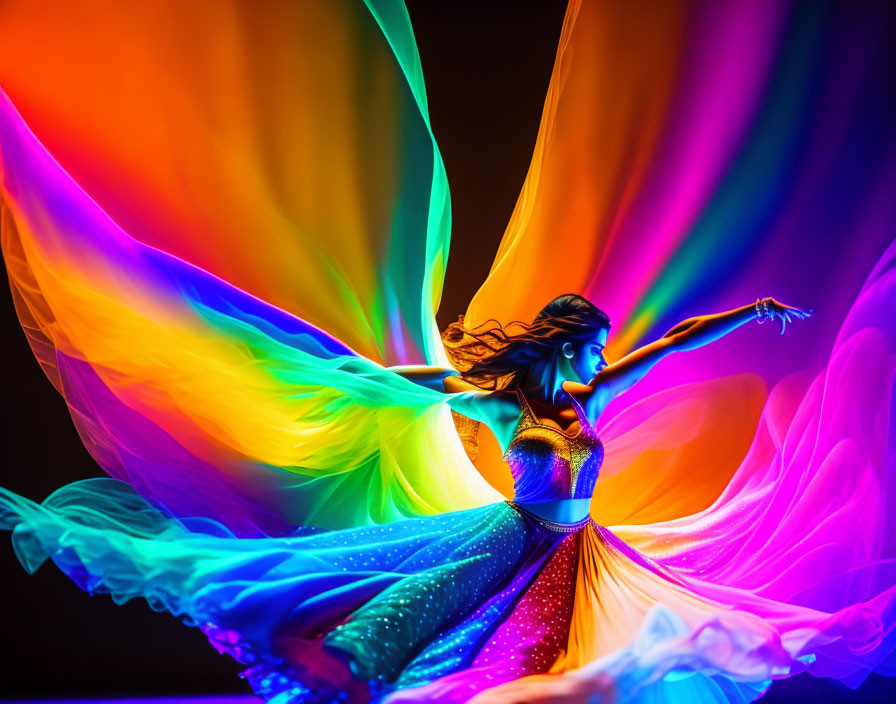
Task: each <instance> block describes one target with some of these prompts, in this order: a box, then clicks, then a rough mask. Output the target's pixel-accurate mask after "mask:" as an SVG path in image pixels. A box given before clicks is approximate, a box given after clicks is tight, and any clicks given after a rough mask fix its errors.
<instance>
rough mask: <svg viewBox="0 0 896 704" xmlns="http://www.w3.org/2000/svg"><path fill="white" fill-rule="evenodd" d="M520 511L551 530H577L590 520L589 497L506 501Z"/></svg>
mask: <svg viewBox="0 0 896 704" xmlns="http://www.w3.org/2000/svg"><path fill="white" fill-rule="evenodd" d="M507 503H509V504H510V505H511V506H513V507H514V508H516V509H517V510H519V511H520V512H521V513H524V514H529V516H530V517H532V518H535V519H536V520H538V522H540V523H541V524H542V525H544V526H545V527H547V528H551V529H552V530H560V531H561V532H566V531H567V530H577V529H579V528H581V527H583V526H585V525H587V524H588V523H590V522H591V516H590V511H591V499H554V500H550V501H508V502H507Z"/></svg>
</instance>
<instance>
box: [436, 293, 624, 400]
mask: <svg viewBox="0 0 896 704" xmlns="http://www.w3.org/2000/svg"><path fill="white" fill-rule="evenodd" d="M609 327H610V318H609V316H608V315H607V314H606V313H604V312H603V311H602V310H601V309H600V308H598V307H597V306H596V305H594V304H593V303H592V302H591V301H589V300H588V299H587V298H584V297H582V296H579V295H577V294H575V293H567V294H564V295H562V296H557V297H556V298H555V299H554V300H552V301H551V302H550V303H548V304H547V305H546V306H545V307H544V308H542V309H541V311H540V312H539V313H538V315H536V316H535V319H534V320H533V321H532V322H531V323H523V322H520V321H513V322H512V323H508V324H507V325H506V326H502V325H501V324H500V323H499V322H498V321H497V320H486V321H485V322H484V323H482V324H481V325H477V326H476V327H474V328H466V327H465V326H464V319H463V316H460V317H459V318H458V319H457V322H454V323H451V325H449V326H448V327H447V328H446V329H445V331H444V332H443V333H442V342H443V344H444V345H445V351H446V353H447V354H448V358H449V359H450V360H451V363H452V365H453V366H454V368H455V369H457V370H458V371H459V372H460V373H461V377H463V378H464V379H466V380H467V381H469V382H471V383H473V384H476V385H477V386H481V387H483V388H487V389H504V388H507V387H509V386H512V385H513V384H515V383H516V382H517V381H518V380H519V379H520V378H521V377H522V376H524V375H525V373H526V372H527V371H528V369H529V367H530V365H531V364H532V363H533V362H536V361H539V360H543V359H548V358H550V356H551V355H552V354H554V352H555V351H556V350H558V349H560V347H561V346H562V345H563V343H564V342H573V341H578V340H588V339H590V338H591V337H593V336H594V335H595V334H596V333H597V332H598V331H599V330H602V329H604V328H609ZM510 328H519V329H520V330H521V332H519V333H515V334H512V333H510V332H508V330H509V329H510Z"/></svg>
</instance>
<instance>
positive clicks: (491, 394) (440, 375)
mask: <svg viewBox="0 0 896 704" xmlns="http://www.w3.org/2000/svg"><path fill="white" fill-rule="evenodd" d="M389 371H392V372H395V373H396V374H400V375H401V376H403V377H404V378H405V379H408V380H409V381H413V382H414V383H416V384H420V385H421V386H425V387H427V388H429V389H435V390H436V391H443V392H445V393H447V394H450V395H451V398H449V399H448V406H449V407H450V408H451V409H452V410H454V411H457V412H458V413H460V414H461V415H465V416H467V417H468V418H472V419H473V420H477V421H479V422H480V423H485V424H486V425H487V426H488V427H489V428H491V430H492V432H493V433H495V435H496V436H497V437H498V438H503V437H504V435H506V433H507V429H508V428H512V426H513V425H514V424H515V421H516V419H517V418H518V417H519V412H520V409H519V406H517V405H516V404H515V403H514V402H513V401H512V400H510V399H509V398H508V395H507V394H504V393H501V392H498V391H492V390H490V389H483V388H481V387H479V386H476V385H475V384H471V383H470V382H469V381H466V380H465V379H463V378H461V376H460V373H459V372H458V371H457V370H456V369H444V368H442V367H427V366H397V367H389Z"/></svg>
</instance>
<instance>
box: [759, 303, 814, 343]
mask: <svg viewBox="0 0 896 704" xmlns="http://www.w3.org/2000/svg"><path fill="white" fill-rule="evenodd" d="M756 316H757V319H758V320H759V322H760V323H764V322H765V321H770V322H771V321H773V320H776V319H777V320H780V321H781V334H782V335H783V334H784V329H785V328H786V327H787V323H792V322H793V319H794V318H799V319H800V320H803V319H804V318H809V317H811V316H812V311H811V310H803V309H802V308H796V307H794V306H788V305H786V304H784V303H780V302H779V301H776V300H775V299H774V298H763V299H761V300H757V301H756Z"/></svg>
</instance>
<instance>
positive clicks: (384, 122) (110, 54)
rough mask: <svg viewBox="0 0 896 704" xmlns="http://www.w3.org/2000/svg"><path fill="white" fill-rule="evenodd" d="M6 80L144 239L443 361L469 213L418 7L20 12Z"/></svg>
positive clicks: (342, 335) (230, 1)
mask: <svg viewBox="0 0 896 704" xmlns="http://www.w3.org/2000/svg"><path fill="white" fill-rule="evenodd" d="M0 47H2V48H0V86H2V88H3V90H4V91H5V92H6V94H7V95H8V96H9V99H10V100H11V101H12V103H13V104H14V105H15V107H16V109H17V110H18V111H19V112H20V114H21V115H22V118H23V119H24V121H25V123H26V124H27V125H28V126H29V127H30V128H31V129H32V130H33V131H34V133H35V135H36V137H37V139H38V140H39V141H40V142H41V143H42V144H43V145H44V146H45V147H46V148H47V149H48V151H49V152H50V154H52V155H53V158H54V159H56V160H57V161H58V162H59V164H60V165H61V167H62V168H63V169H65V171H67V172H68V173H69V174H70V175H71V176H72V178H73V179H74V180H75V182H76V183H77V184H78V185H80V186H81V187H82V188H83V189H84V190H85V191H86V192H87V193H88V194H89V195H90V197H91V198H92V199H93V200H95V201H96V202H97V204H98V205H99V206H100V207H101V208H102V209H103V211H104V212H105V213H106V214H107V215H109V217H110V218H112V219H113V220H114V221H115V222H116V223H117V224H118V225H119V226H120V227H121V228H122V229H123V230H124V231H125V232H127V233H128V234H129V235H131V236H132V237H134V238H135V239H137V240H138V241H140V242H142V243H144V244H147V245H150V246H153V247H156V248H158V249H161V250H163V251H165V252H168V253H170V254H173V255H175V256H177V257H180V258H182V259H184V260H185V261H188V262H190V263H191V264H194V265H196V266H198V267H201V268H202V269H204V270H206V271H208V272H210V273H212V274H214V275H216V276H218V277H220V278H223V279H224V280H226V281H227V282H228V283H230V284H232V285H234V286H236V287H238V288H240V289H242V290H244V291H247V292H248V293H251V294H253V295H255V296H257V297H259V298H261V299H262V300H264V301H267V302H268V303H270V304H272V305H274V306H277V307H279V308H282V309H283V310H285V311H287V312H289V313H292V314H293V315H297V316H299V317H301V318H303V319H304V320H307V321H308V322H310V323H312V324H314V325H316V326H318V327H321V328H323V329H325V330H327V331H328V332H330V333H331V334H333V335H335V336H336V337H338V338H339V339H340V340H343V341H344V342H345V343H346V344H347V345H348V346H350V347H351V348H352V349H355V350H356V351H357V352H358V353H360V354H363V355H364V356H366V357H368V358H369V359H373V360H375V361H379V362H385V363H388V364H397V363H422V362H424V361H427V360H429V361H437V360H440V359H443V358H442V356H441V354H442V353H441V347H440V345H434V344H433V343H434V342H437V341H438V335H437V330H435V324H434V319H433V312H434V309H435V308H436V307H437V305H438V300H439V296H440V292H441V282H442V276H443V273H444V269H445V256H446V255H447V251H448V238H449V229H450V215H449V206H448V190H447V184H446V179H445V172H444V168H443V166H442V161H441V157H440V156H439V152H438V149H437V148H436V144H435V141H434V140H433V138H432V134H431V132H430V129H429V121H428V114H427V103H426V94H425V91H424V88H423V80H422V73H421V70H420V63H419V58H418V55H417V51H416V46H415V44H414V42H413V34H412V31H411V28H410V23H409V21H408V17H407V14H406V12H405V10H404V7H403V6H402V5H401V4H400V3H393V2H370V3H368V4H365V3H364V2H355V1H353V0H352V1H349V0H336V2H308V3H305V2H300V3H287V2H274V3H262V4H258V3H252V2H240V1H238V0H225V1H224V2H217V1H216V0H199V2H189V3H181V2H175V1H173V0H172V1H170V2H169V1H167V0H166V1H163V2H153V3H141V4H139V5H133V4H123V3H119V2H114V0H108V1H106V0H100V2H92V3H88V4H87V5H86V6H83V7H74V6H72V5H71V3H65V2H50V3H49V4H43V5H42V6H41V7H40V8H38V7H37V6H35V5H34V4H33V3H29V2H17V1H16V0H13V2H5V3H3V7H2V8H0Z"/></svg>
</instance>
